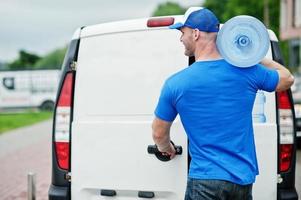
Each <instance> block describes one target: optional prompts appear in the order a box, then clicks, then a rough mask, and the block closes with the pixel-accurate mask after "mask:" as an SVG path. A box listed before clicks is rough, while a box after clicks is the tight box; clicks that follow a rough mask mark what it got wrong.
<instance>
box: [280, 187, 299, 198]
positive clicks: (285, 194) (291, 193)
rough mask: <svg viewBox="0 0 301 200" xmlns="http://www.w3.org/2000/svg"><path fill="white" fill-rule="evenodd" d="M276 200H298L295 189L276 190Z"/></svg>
mask: <svg viewBox="0 0 301 200" xmlns="http://www.w3.org/2000/svg"><path fill="white" fill-rule="evenodd" d="M277 196H278V198H277V199H278V200H298V194H297V191H296V189H295V188H294V189H280V190H278V195H277Z"/></svg>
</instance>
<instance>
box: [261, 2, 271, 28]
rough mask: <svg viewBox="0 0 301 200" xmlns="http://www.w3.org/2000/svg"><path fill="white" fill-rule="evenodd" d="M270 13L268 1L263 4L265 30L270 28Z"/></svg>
mask: <svg viewBox="0 0 301 200" xmlns="http://www.w3.org/2000/svg"><path fill="white" fill-rule="evenodd" d="M269 16H270V11H269V0H264V2H263V20H264V24H265V26H266V27H267V28H269V26H270V17H269Z"/></svg>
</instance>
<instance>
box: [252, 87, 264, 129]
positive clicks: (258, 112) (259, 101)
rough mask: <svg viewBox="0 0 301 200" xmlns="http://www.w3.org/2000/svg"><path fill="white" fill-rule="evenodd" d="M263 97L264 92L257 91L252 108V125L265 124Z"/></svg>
mask: <svg viewBox="0 0 301 200" xmlns="http://www.w3.org/2000/svg"><path fill="white" fill-rule="evenodd" d="M265 101H266V99H265V95H264V92H263V91H261V90H258V91H257V94H256V98H255V102H254V106H253V112H252V117H253V122H254V123H265V122H266V117H265V114H264V106H265Z"/></svg>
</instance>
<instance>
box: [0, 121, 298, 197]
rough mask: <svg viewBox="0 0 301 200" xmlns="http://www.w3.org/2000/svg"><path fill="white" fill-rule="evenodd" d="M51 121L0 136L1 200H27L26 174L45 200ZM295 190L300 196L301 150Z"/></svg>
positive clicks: (49, 159)
mask: <svg viewBox="0 0 301 200" xmlns="http://www.w3.org/2000/svg"><path fill="white" fill-rule="evenodd" d="M51 126H52V124H51V121H46V122H42V123H39V124H37V125H34V126H30V127H26V128H22V129H17V130H15V131H12V132H10V133H5V134H3V135H0V163H1V164H0V172H1V173H0V199H1V200H26V199H27V173H28V172H35V173H36V175H37V199H38V200H47V199H48V198H47V192H48V188H49V184H50V179H51ZM296 189H297V190H298V194H300V195H301V150H298V152H297V167H296Z"/></svg>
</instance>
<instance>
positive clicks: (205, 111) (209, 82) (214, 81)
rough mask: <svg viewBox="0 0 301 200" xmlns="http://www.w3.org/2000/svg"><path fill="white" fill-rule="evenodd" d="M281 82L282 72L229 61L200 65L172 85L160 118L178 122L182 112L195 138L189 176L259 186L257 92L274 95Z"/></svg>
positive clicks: (170, 82) (164, 95)
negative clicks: (254, 114) (255, 130)
mask: <svg viewBox="0 0 301 200" xmlns="http://www.w3.org/2000/svg"><path fill="white" fill-rule="evenodd" d="M278 80H279V76H278V73H277V71H276V70H271V69H267V68H266V67H264V66H262V65H260V64H258V65H255V66H252V67H248V68H239V67H234V66H232V65H231V64H229V63H227V62H226V61H225V60H223V59H221V60H215V61H199V62H195V63H194V64H192V65H191V66H189V67H188V68H185V69H184V70H182V71H180V72H178V73H176V74H174V75H173V76H171V77H170V78H168V79H167V80H166V82H165V84H164V86H163V88H162V91H161V95H160V98H159V102H158V105H157V107H156V110H155V115H156V117H158V118H160V119H162V120H165V121H169V122H172V121H173V120H174V119H175V117H176V115H177V114H178V113H179V115H180V118H181V121H182V124H183V126H184V129H185V131H186V134H187V136H188V139H189V152H190V155H191V163H190V169H189V177H191V178H197V179H218V180H226V181H230V182H234V183H237V184H241V185H246V184H251V183H254V182H255V177H256V175H258V166H257V158H256V152H255V143H254V135H253V126H252V108H253V104H254V100H255V97H256V92H257V90H265V91H269V92H271V91H274V90H275V89H276V86H277V84H278Z"/></svg>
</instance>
